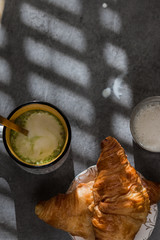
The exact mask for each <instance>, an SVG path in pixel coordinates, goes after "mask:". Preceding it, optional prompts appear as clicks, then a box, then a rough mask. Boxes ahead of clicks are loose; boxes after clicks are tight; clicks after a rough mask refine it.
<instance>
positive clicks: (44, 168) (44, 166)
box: [1, 101, 71, 174]
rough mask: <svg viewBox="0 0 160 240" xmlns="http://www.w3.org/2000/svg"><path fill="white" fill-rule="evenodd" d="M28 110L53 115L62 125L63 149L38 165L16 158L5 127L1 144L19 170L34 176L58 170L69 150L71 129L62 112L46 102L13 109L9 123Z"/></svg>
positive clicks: (27, 104) (36, 102) (8, 130)
mask: <svg viewBox="0 0 160 240" xmlns="http://www.w3.org/2000/svg"><path fill="white" fill-rule="evenodd" d="M30 110H33V111H37V110H38V111H45V112H48V113H49V114H51V115H54V116H55V117H56V118H57V119H58V120H59V121H60V123H61V124H62V126H63V129H64V131H65V140H64V145H63V148H62V149H61V151H60V153H59V154H58V155H57V156H56V157H54V158H52V159H50V160H49V161H48V162H46V163H40V164H33V163H28V162H26V161H24V160H23V159H22V158H21V157H20V156H18V155H17V154H16V153H15V151H14V150H13V148H12V146H11V138H10V136H11V135H10V134H11V131H12V130H10V129H9V128H7V127H3V131H2V132H1V137H2V139H3V143H4V146H5V148H6V150H7V152H8V154H9V155H10V156H11V158H12V159H13V160H14V161H15V163H17V164H18V165H19V166H20V167H21V168H23V169H24V170H26V171H27V172H30V173H34V174H45V173H49V172H51V171H54V170H56V169H57V168H59V167H60V166H61V165H62V164H63V163H64V162H65V160H66V159H67V157H68V154H69V150H70V143H71V127H70V124H69V121H68V119H67V118H66V116H65V115H64V114H63V113H62V111H61V110H59V109H58V108H57V107H56V106H54V105H52V104H50V103H47V102H39V101H34V102H29V103H26V104H23V105H21V106H19V107H17V108H16V109H14V110H13V111H12V112H11V113H10V114H9V116H8V119H9V120H11V121H15V120H16V119H17V118H18V117H19V116H21V115H22V114H24V113H25V112H28V111H30ZM44 124H45V123H44ZM1 130H2V127H1Z"/></svg>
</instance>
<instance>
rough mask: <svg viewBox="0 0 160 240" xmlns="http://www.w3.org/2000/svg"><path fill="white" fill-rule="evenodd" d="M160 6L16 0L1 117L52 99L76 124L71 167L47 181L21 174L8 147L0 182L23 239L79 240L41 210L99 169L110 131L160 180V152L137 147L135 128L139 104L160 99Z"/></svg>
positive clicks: (2, 55)
mask: <svg viewBox="0 0 160 240" xmlns="http://www.w3.org/2000/svg"><path fill="white" fill-rule="evenodd" d="M159 7H160V6H159V2H158V1H155V0H154V1H152V5H151V3H150V1H148V0H147V1H146V0H145V1H144V0H142V1H138V0H136V1H131V0H129V1H122V0H112V1H110V0H108V1H107V3H106V4H104V2H103V1H96V0H89V1H84V0H70V1H64V0H39V1H35V0H28V1H22V0H13V1H9V0H8V1H6V7H5V12H4V17H3V24H2V29H1V33H2V34H1V38H0V65H1V68H0V86H1V88H0V98H1V100H2V101H1V102H0V112H1V114H2V115H4V116H7V115H8V114H9V113H10V111H11V110H13V108H14V107H16V106H18V105H20V104H22V103H24V102H27V101H31V100H35V99H37V100H42V101H48V102H50V103H52V104H54V105H56V106H57V107H59V108H60V109H61V110H63V112H64V113H65V115H66V116H67V117H68V119H69V121H70V123H71V128H72V146H71V152H70V155H69V157H68V159H67V161H66V162H65V163H64V165H62V166H61V168H60V169H58V170H56V171H55V172H54V173H50V174H47V175H42V176H39V175H38V176H35V175H32V174H29V173H26V172H24V171H23V170H21V169H19V167H18V166H16V165H15V164H14V163H13V162H12V161H11V159H10V158H9V157H8V156H7V155H6V153H5V152H4V149H3V147H2V146H1V158H2V159H1V162H0V166H1V168H0V176H2V177H4V178H5V179H7V181H8V182H9V184H10V186H11V190H12V192H13V196H14V200H15V207H16V219H17V231H18V237H19V239H23V240H25V239H26V240H28V239H30V236H32V239H37V238H38V239H40V240H41V239H45V238H46V239H48V240H49V239H70V237H69V235H67V234H66V233H63V232H62V231H59V230H55V229H53V228H51V227H49V226H48V225H46V224H44V223H42V222H40V221H39V220H38V219H37V218H36V216H35V214H34V206H35V204H36V202H37V201H39V200H42V199H48V198H49V197H51V196H53V195H55V194H57V193H58V192H65V191H66V190H67V188H68V186H69V184H70V183H71V181H72V179H73V178H74V175H77V174H78V173H79V172H81V171H82V170H84V169H86V168H87V167H89V166H91V165H94V164H96V162H97V159H98V156H99V153H100V142H101V140H102V139H104V138H105V137H106V136H108V135H111V136H114V137H116V138H117V139H118V140H119V141H120V143H121V144H122V146H123V147H124V148H125V150H126V152H127V155H128V158H129V160H130V162H131V164H133V165H134V160H135V166H136V168H137V169H138V170H139V171H140V172H141V173H143V174H144V175H145V176H146V177H148V178H150V179H152V178H154V179H155V180H157V181H158V180H159V179H158V174H159V170H158V168H157V169H156V174H155V175H154V169H155V166H158V165H159V163H158V158H157V156H158V155H152V156H151V155H148V153H146V152H144V151H143V150H142V149H139V148H137V147H136V146H134V148H133V143H132V138H131V134H130V130H129V118H130V113H131V110H132V108H133V106H134V105H135V104H136V103H138V102H139V101H140V100H141V99H143V98H145V97H148V96H151V95H160V93H159V91H160V86H159V85H160V82H159V71H160V70H159V69H160V68H159V45H158V44H159V31H160V30H159V23H160V18H159V12H158V10H159ZM133 154H134V157H133ZM152 158H154V159H155V161H154V164H152V160H151V159H152ZM153 175H154V177H153ZM24 216H25V217H24ZM28 223H29V225H30V227H28V228H26V226H29V225H28ZM157 233H158V230H157V229H156V231H155V232H154V233H153V234H154V235H153V236H154V239H157V238H156V236H158V235H156V234H157Z"/></svg>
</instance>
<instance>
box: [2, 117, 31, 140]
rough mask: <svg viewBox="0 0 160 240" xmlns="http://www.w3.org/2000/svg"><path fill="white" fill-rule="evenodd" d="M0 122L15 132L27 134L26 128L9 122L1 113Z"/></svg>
mask: <svg viewBox="0 0 160 240" xmlns="http://www.w3.org/2000/svg"><path fill="white" fill-rule="evenodd" d="M0 124H2V125H4V126H6V127H8V128H10V129H12V130H14V131H16V132H20V133H22V134H24V135H25V136H27V135H28V130H26V129H24V128H22V127H20V126H18V125H17V124H15V123H13V122H11V121H10V120H8V119H7V118H4V117H2V116H1V115H0Z"/></svg>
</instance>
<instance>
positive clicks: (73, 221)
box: [35, 181, 95, 240]
mask: <svg viewBox="0 0 160 240" xmlns="http://www.w3.org/2000/svg"><path fill="white" fill-rule="evenodd" d="M93 183H94V182H93V181H90V182H88V183H80V184H79V185H78V186H77V188H76V189H75V190H74V191H73V192H71V193H69V194H58V195H57V196H55V197H53V198H51V199H50V200H48V201H42V202H40V203H39V204H38V205H37V206H36V208H35V213H36V214H37V215H38V217H39V218H40V219H42V220H43V221H45V222H46V223H48V224H50V225H51V226H53V227H55V228H59V229H62V230H64V231H66V232H69V233H70V234H71V235H73V236H81V237H83V238H84V239H87V240H94V239H95V238H94V232H93V227H92V222H91V212H90V211H89V209H88V206H89V205H90V204H91V203H92V201H93V193H92V189H93Z"/></svg>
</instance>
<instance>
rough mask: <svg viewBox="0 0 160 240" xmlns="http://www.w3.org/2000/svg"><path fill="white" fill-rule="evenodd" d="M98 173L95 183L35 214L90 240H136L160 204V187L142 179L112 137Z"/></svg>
mask: <svg viewBox="0 0 160 240" xmlns="http://www.w3.org/2000/svg"><path fill="white" fill-rule="evenodd" d="M97 171H98V172H97V177H96V178H95V179H94V181H90V182H88V183H81V184H79V185H78V186H77V187H76V189H75V190H74V191H72V192H71V193H69V194H58V195H57V196H55V197H53V198H51V199H50V200H48V201H42V202H40V203H39V204H38V205H37V206H36V208H35V213H36V214H37V215H38V217H39V218H40V219H42V220H43V221H45V222H47V223H48V224H50V225H52V226H53V227H55V228H59V229H62V230H64V231H66V232H69V233H70V234H72V235H73V236H80V237H83V238H84V239H87V240H95V239H96V240H122V239H123V240H133V239H134V237H135V235H136V233H137V232H138V230H139V229H140V227H141V225H142V224H143V223H144V222H145V221H146V217H147V215H148V213H149V210H150V205H151V204H153V203H156V202H157V201H159V200H160V184H157V183H154V182H151V181H148V180H146V179H144V178H142V177H141V176H140V175H139V174H138V173H137V172H136V170H135V169H134V168H133V167H132V166H131V165H130V163H129V161H128V159H127V156H126V155H125V152H124V149H123V148H122V147H121V145H120V144H119V143H118V142H117V140H116V139H115V138H112V137H108V138H106V139H105V140H103V141H102V143H101V154H100V157H99V159H98V162H97Z"/></svg>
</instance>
